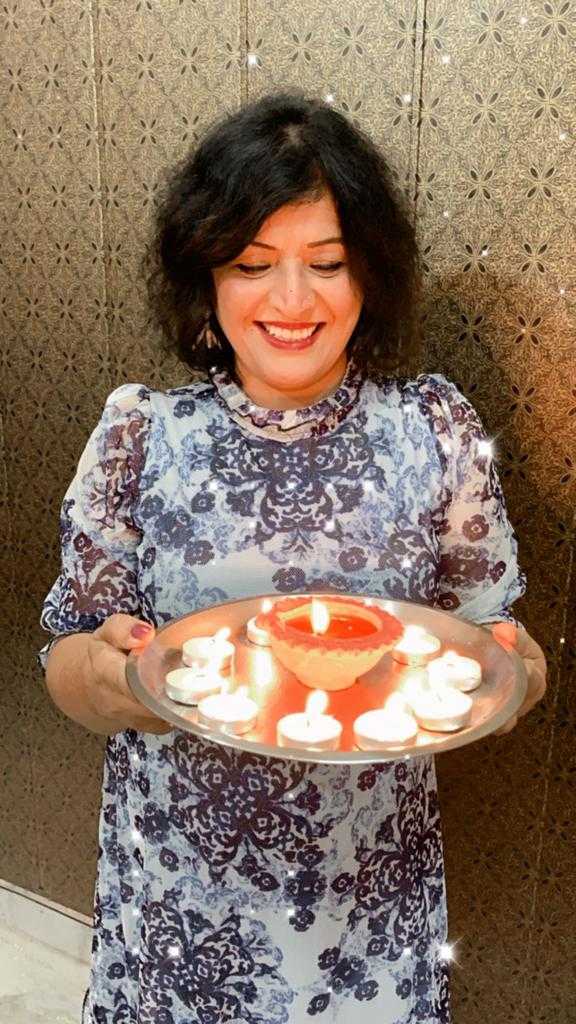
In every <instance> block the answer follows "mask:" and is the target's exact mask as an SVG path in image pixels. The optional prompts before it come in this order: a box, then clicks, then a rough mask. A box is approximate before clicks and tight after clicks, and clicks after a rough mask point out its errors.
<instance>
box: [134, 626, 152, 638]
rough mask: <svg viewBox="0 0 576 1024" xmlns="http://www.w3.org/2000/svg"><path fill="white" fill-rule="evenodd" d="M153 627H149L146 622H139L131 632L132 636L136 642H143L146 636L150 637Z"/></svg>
mask: <svg viewBox="0 0 576 1024" xmlns="http://www.w3.org/2000/svg"><path fill="white" fill-rule="evenodd" d="M153 628H154V627H153V626H149V625H148V623H146V622H138V623H136V625H135V626H133V627H132V629H131V630H130V636H133V637H134V638H135V639H136V640H143V639H144V637H145V636H150V631H151V630H152V629H153Z"/></svg>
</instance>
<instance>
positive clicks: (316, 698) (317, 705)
mask: <svg viewBox="0 0 576 1024" xmlns="http://www.w3.org/2000/svg"><path fill="white" fill-rule="evenodd" d="M327 707H328V694H327V693H326V691H325V690H314V693H311V694H310V696H309V697H308V700H307V701H306V717H307V718H309V719H310V718H316V717H317V716H318V715H323V714H324V712H325V711H326V708H327Z"/></svg>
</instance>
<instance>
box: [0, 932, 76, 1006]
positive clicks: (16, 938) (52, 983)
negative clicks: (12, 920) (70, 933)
mask: <svg viewBox="0 0 576 1024" xmlns="http://www.w3.org/2000/svg"><path fill="white" fill-rule="evenodd" d="M87 984H88V965H87V964H85V963H83V962H82V961H81V960H74V959H72V958H71V957H68V956H65V955H64V953H59V952H57V951H55V950H52V949H49V948H48V946H44V945H42V943H40V942H35V941H34V940H33V939H30V938H28V937H27V936H26V935H23V934H21V933H19V932H15V931H14V930H12V929H10V928H7V927H6V926H5V925H2V924H0V1024H80V1019H81V1009H82V1001H83V999H84V992H85V990H86V986H87Z"/></svg>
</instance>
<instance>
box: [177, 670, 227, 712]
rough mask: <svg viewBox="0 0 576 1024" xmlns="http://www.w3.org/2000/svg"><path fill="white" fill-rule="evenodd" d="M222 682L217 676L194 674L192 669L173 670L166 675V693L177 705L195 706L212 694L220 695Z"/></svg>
mask: <svg viewBox="0 0 576 1024" xmlns="http://www.w3.org/2000/svg"><path fill="white" fill-rule="evenodd" d="M223 683H224V680H223V679H222V677H221V676H219V675H217V674H205V673H203V672H202V673H200V672H196V671H195V670H194V669H193V668H175V669H174V670H173V671H172V672H168V673H167V674H166V693H167V695H168V696H169V697H170V700H175V701H176V702H177V703H178V704H189V705H192V706H193V705H194V704H197V703H198V701H200V700H202V699H203V698H204V697H209V696H210V694H212V693H220V690H221V689H222V685H223Z"/></svg>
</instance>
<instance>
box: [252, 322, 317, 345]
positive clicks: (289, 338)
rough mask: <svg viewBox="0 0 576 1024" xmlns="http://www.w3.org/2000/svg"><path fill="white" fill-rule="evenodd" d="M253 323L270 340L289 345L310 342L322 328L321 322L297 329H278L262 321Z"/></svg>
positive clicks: (276, 325) (278, 327) (275, 325)
mask: <svg viewBox="0 0 576 1024" xmlns="http://www.w3.org/2000/svg"><path fill="white" fill-rule="evenodd" d="M255 323H256V325H257V326H258V327H259V328H260V329H261V330H262V331H263V332H264V334H266V335H267V337H268V338H270V339H271V340H274V341H279V342H282V343H284V344H289V345H292V344H296V343H305V342H308V341H311V340H312V339H313V338H315V336H316V335H317V334H318V332H319V331H320V329H321V328H322V327H323V326H324V324H323V323H322V322H320V323H317V324H309V325H307V326H305V327H298V328H288V327H280V326H279V325H278V324H271V323H265V322H264V321H262V320H256V321H255Z"/></svg>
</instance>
